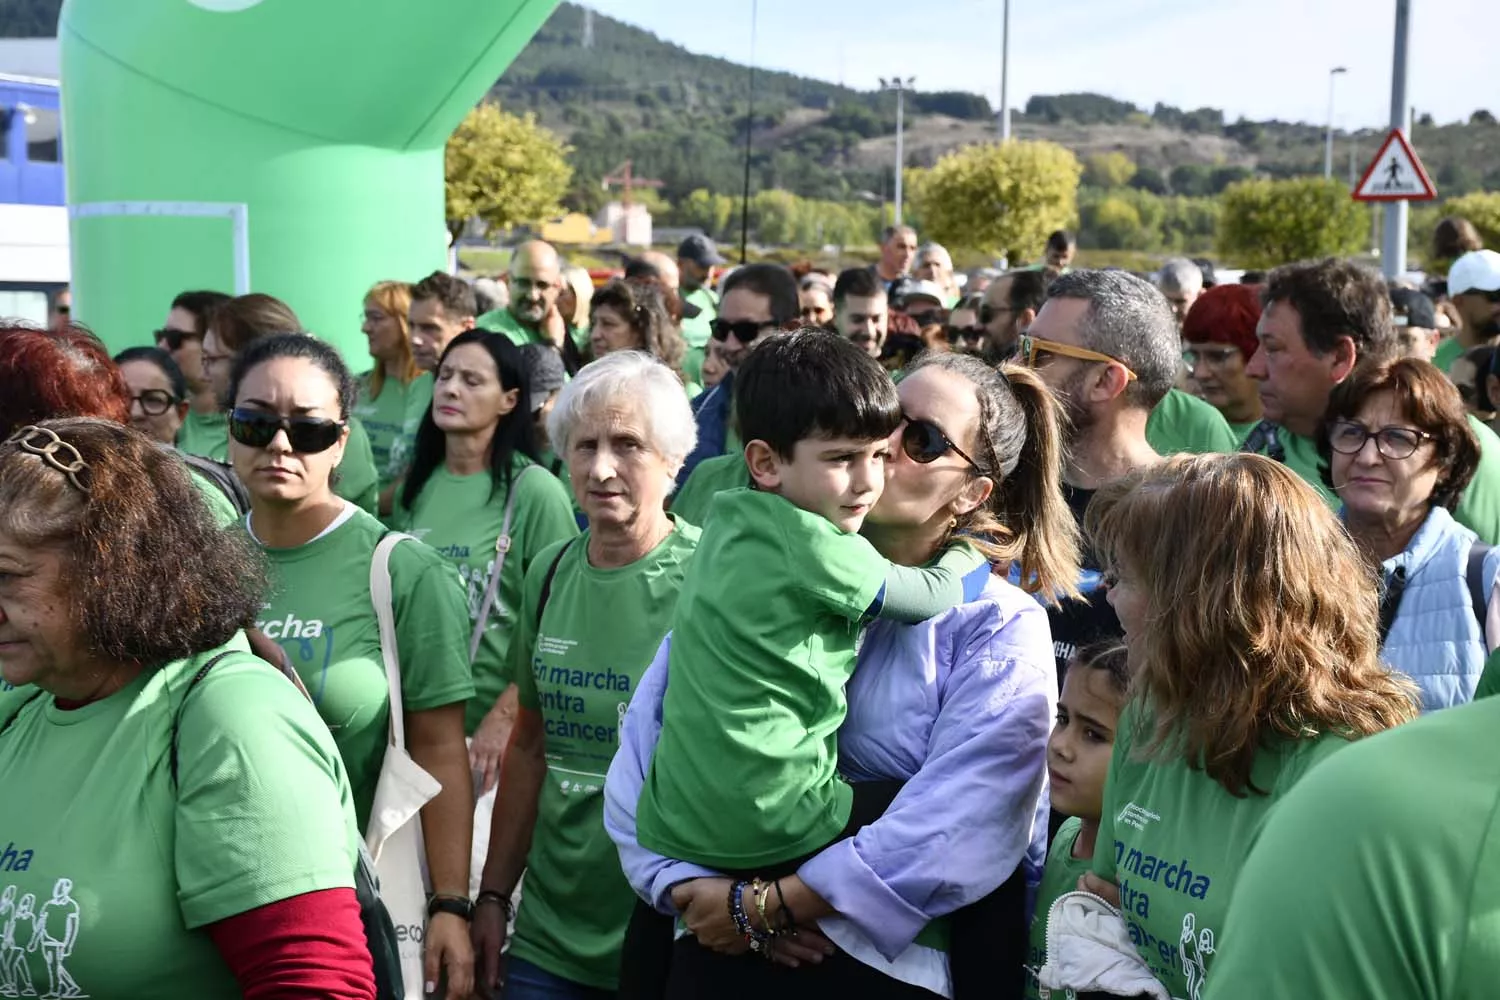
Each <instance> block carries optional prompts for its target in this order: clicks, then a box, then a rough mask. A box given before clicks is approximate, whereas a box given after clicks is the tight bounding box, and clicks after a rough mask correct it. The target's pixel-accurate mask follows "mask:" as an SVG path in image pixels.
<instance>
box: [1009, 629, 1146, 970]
mask: <svg viewBox="0 0 1500 1000" xmlns="http://www.w3.org/2000/svg"><path fill="white" fill-rule="evenodd" d="M1125 659H1126V653H1125V646H1124V644H1123V643H1121V642H1120V641H1119V640H1114V639H1112V640H1107V641H1105V642H1100V643H1096V644H1094V645H1092V646H1086V647H1084V648H1083V649H1080V650H1079V651H1078V652H1076V653H1074V654H1073V658H1072V659H1071V660H1069V661H1068V672H1067V674H1066V675H1065V676H1064V677H1063V688H1062V694H1061V696H1060V697H1059V698H1058V700H1057V725H1056V726H1054V727H1053V729H1052V736H1051V738H1050V739H1048V741H1047V781H1048V787H1049V789H1050V791H1051V795H1052V808H1053V809H1055V810H1057V811H1058V812H1060V813H1063V814H1065V815H1067V816H1068V817H1069V819H1067V820H1066V821H1064V823H1063V824H1062V826H1061V827H1059V828H1058V831H1057V836H1055V837H1053V838H1052V847H1051V849H1050V850H1049V851H1048V852H1047V867H1046V870H1045V871H1044V872H1043V873H1042V884H1041V886H1040V887H1039V888H1038V889H1037V896H1036V911H1035V913H1034V915H1033V916H1032V918H1031V949H1030V952H1029V954H1028V955H1027V969H1026V973H1027V975H1026V996H1027V997H1028V998H1036V997H1039V996H1040V991H1039V989H1038V984H1037V978H1036V977H1037V972H1038V971H1039V970H1040V969H1041V967H1042V965H1043V963H1045V962H1046V960H1047V911H1048V910H1050V909H1051V908H1052V904H1053V903H1054V902H1055V901H1056V900H1057V898H1058V897H1059V896H1061V895H1062V894H1063V893H1066V892H1072V891H1073V890H1074V889H1076V888H1078V877H1079V876H1080V875H1083V874H1084V873H1085V872H1089V871H1092V870H1093V859H1094V838H1095V837H1096V836H1097V835H1098V833H1099V813H1100V811H1101V810H1102V809H1103V808H1104V779H1105V777H1106V776H1107V775H1108V774H1109V758H1110V753H1111V751H1112V750H1113V748H1114V745H1115V727H1116V726H1117V725H1118V724H1119V721H1120V709H1121V708H1123V707H1124V706H1125V695H1126V692H1127V690H1128V689H1129V687H1130V674H1129V671H1128V668H1127V667H1126V665H1125Z"/></svg>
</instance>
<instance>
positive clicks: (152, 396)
mask: <svg viewBox="0 0 1500 1000" xmlns="http://www.w3.org/2000/svg"><path fill="white" fill-rule="evenodd" d="M130 401H131V402H132V403H139V404H140V406H141V412H142V413H144V414H145V415H146V416H148V417H159V416H161V415H162V414H163V413H166V412H167V411H168V410H170V409H171V408H172V404H174V403H176V402H177V397H176V396H174V395H172V394H171V393H170V392H168V391H167V390H165V389H147V390H146V391H145V392H143V393H141V394H140V395H139V396H131V397H130Z"/></svg>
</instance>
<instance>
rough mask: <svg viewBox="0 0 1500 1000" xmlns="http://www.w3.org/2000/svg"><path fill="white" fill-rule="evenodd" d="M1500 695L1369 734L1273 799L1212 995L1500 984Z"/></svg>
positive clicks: (1491, 988)
mask: <svg viewBox="0 0 1500 1000" xmlns="http://www.w3.org/2000/svg"><path fill="white" fill-rule="evenodd" d="M1497 732H1500V702H1496V701H1485V702H1480V703H1477V704H1473V705H1461V706H1459V707H1457V708H1450V709H1446V710H1444V711H1442V712H1433V713H1432V714H1430V715H1426V716H1423V717H1422V718H1421V719H1418V720H1416V721H1415V722H1410V723H1407V724H1406V725H1404V726H1401V727H1399V728H1397V729H1393V730H1391V731H1390V732H1387V733H1381V734H1379V735H1377V736H1372V737H1370V738H1369V739H1366V740H1361V741H1360V742H1359V743H1357V744H1355V745H1354V746H1352V747H1350V748H1349V749H1348V750H1346V751H1344V752H1342V753H1340V754H1338V755H1337V756H1335V757H1334V758H1333V759H1332V760H1330V761H1328V762H1327V763H1326V764H1323V765H1321V766H1320V767H1318V768H1317V769H1316V770H1315V771H1313V772H1312V774H1310V775H1308V776H1307V778H1306V780H1304V781H1302V782H1301V783H1299V784H1298V785H1297V787H1296V788H1294V789H1293V790H1292V791H1291V793H1290V794H1289V795H1287V796H1286V798H1285V799H1283V800H1282V802H1281V804H1280V805H1278V806H1277V807H1276V811H1275V812H1274V813H1273V814H1272V816H1271V820H1270V822H1268V823H1267V824H1266V826H1265V829H1264V830H1263V831H1262V833H1261V835H1260V838H1259V840H1258V841H1257V842H1256V844H1255V847H1254V849H1253V850H1252V851H1251V852H1250V857H1249V859H1248V860H1247V861H1246V862H1245V866H1244V877H1243V878H1242V879H1241V881H1240V886H1239V888H1238V889H1236V890H1235V894H1234V900H1233V904H1232V905H1231V906H1230V908H1229V919H1228V923H1227V927H1226V929H1225V934H1224V938H1223V941H1222V942H1221V943H1220V944H1219V950H1220V954H1219V955H1218V957H1217V958H1216V959H1215V960H1214V961H1215V965H1214V971H1213V974H1212V976H1210V978H1209V986H1208V989H1207V990H1206V991H1204V993H1203V997H1204V1000H1266V998H1269V997H1358V998H1360V1000H1463V998H1479V997H1493V996H1495V994H1496V989H1497V986H1500V755H1497V754H1496V753H1495V734H1496V733H1497Z"/></svg>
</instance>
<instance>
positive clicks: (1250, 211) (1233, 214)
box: [1218, 177, 1368, 268]
mask: <svg viewBox="0 0 1500 1000" xmlns="http://www.w3.org/2000/svg"><path fill="white" fill-rule="evenodd" d="M1219 199H1220V211H1221V214H1220V219H1219V241H1218V244H1219V252H1220V253H1221V254H1223V255H1224V256H1225V257H1226V258H1229V259H1232V260H1233V261H1234V262H1235V263H1237V264H1239V265H1241V266H1243V267H1256V268H1264V267H1275V266H1276V265H1278V264H1285V263H1287V262H1288V261H1294V260H1306V259H1308V258H1311V257H1329V256H1342V255H1344V254H1349V253H1353V252H1355V251H1356V250H1358V249H1359V246H1360V243H1361V242H1362V239H1363V237H1364V235H1365V231H1366V229H1367V227H1368V221H1367V216H1366V215H1365V213H1364V212H1362V211H1361V210H1360V205H1359V203H1358V202H1356V201H1354V200H1353V199H1351V198H1350V197H1349V188H1348V186H1347V185H1345V184H1344V183H1342V182H1341V181H1336V180H1325V179H1323V178H1321V177H1296V178H1291V179H1289V180H1279V181H1277V180H1266V179H1255V180H1248V181H1240V182H1239V183H1238V184H1231V185H1230V186H1229V187H1227V188H1225V189H1224V193H1223V194H1222V195H1220V196H1219Z"/></svg>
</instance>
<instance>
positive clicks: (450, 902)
mask: <svg viewBox="0 0 1500 1000" xmlns="http://www.w3.org/2000/svg"><path fill="white" fill-rule="evenodd" d="M439 913H451V914H453V915H454V916H455V917H462V918H463V919H464V920H466V921H468V920H473V919H474V904H473V903H472V902H470V901H469V899H468V898H467V897H465V896H446V895H442V896H440V895H434V896H432V897H431V898H430V899H428V900H427V918H428V919H429V920H431V919H432V918H433V917H435V916H437V915H438V914H439Z"/></svg>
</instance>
